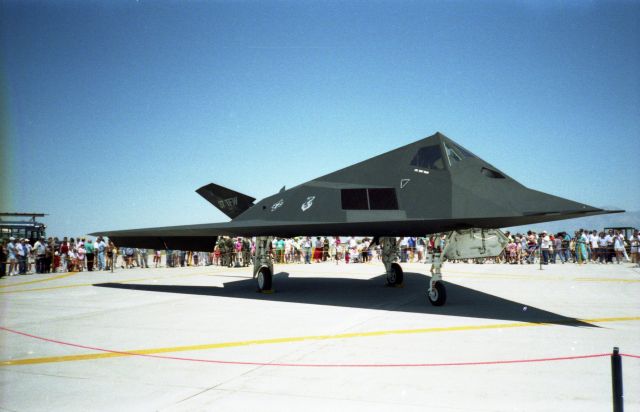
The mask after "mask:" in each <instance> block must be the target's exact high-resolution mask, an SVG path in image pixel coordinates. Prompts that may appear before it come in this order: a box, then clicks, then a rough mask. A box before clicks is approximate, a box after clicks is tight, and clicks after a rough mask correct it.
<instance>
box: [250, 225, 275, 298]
mask: <svg viewBox="0 0 640 412" xmlns="http://www.w3.org/2000/svg"><path fill="white" fill-rule="evenodd" d="M272 240H273V237H271V236H258V237H257V238H256V255H255V260H254V261H253V278H254V279H257V280H258V291H259V292H262V293H273V258H272V256H271V251H270V248H271V242H272Z"/></svg>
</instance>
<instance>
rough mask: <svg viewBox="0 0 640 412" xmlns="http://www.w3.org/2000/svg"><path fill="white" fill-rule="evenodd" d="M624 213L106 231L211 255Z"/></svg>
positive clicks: (137, 242) (143, 244) (121, 239)
mask: <svg viewBox="0 0 640 412" xmlns="http://www.w3.org/2000/svg"><path fill="white" fill-rule="evenodd" d="M619 212H623V211H622V210H603V209H598V210H590V211H580V210H576V211H569V212H567V211H564V212H562V213H553V212H540V213H536V212H527V214H525V215H523V216H509V217H491V218H467V219H379V220H367V221H351V222H316V223H312V222H290V221H282V222H277V221H270V222H265V221H260V220H247V221H242V222H238V221H236V222H233V221H232V222H225V223H207V224H198V225H187V226H168V227H156V228H144V229H132V230H118V231H104V232H97V233H91V235H92V236H107V237H108V238H109V239H111V240H113V241H114V243H115V244H116V245H117V246H129V247H140V248H148V249H178V250H201V251H212V250H213V247H214V245H215V243H216V240H217V238H218V236H244V237H253V236H276V237H294V236H316V235H317V236H424V235H426V234H432V233H440V232H448V231H451V230H460V229H469V228H486V229H495V228H501V227H510V226H520V225H527V224H534V223H541V222H549V221H553V220H563V219H571V218H577V217H585V216H594V215H600V214H606V213H619Z"/></svg>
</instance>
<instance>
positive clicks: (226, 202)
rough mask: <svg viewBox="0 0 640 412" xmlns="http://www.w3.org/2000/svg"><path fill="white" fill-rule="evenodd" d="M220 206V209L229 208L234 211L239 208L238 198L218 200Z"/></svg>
mask: <svg viewBox="0 0 640 412" xmlns="http://www.w3.org/2000/svg"><path fill="white" fill-rule="evenodd" d="M218 205H220V209H224V208H225V207H228V208H229V209H233V208H234V207H235V206H238V197H237V196H236V197H230V198H229V199H222V200H218Z"/></svg>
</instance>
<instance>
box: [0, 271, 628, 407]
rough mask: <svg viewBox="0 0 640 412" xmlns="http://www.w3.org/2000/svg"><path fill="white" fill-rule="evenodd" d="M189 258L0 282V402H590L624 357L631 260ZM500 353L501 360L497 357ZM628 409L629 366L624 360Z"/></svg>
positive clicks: (601, 399)
mask: <svg viewBox="0 0 640 412" xmlns="http://www.w3.org/2000/svg"><path fill="white" fill-rule="evenodd" d="M402 266H403V268H404V271H405V281H404V285H403V287H397V288H392V287H387V286H386V282H385V279H384V275H383V272H384V268H383V265H382V263H378V262H376V263H369V264H350V265H345V264H340V265H336V264H334V263H321V264H311V265H300V264H291V265H276V266H275V272H276V276H275V278H274V288H275V291H274V293H272V294H262V293H258V292H256V285H255V280H253V279H252V278H251V270H250V269H248V268H231V269H230V268H221V267H216V266H206V267H204V266H199V267H186V268H164V267H163V268H158V269H153V268H151V269H118V270H116V271H115V273H110V272H80V273H72V274H48V275H29V276H18V277H10V278H3V279H1V280H0V310H1V312H0V321H1V322H0V326H2V329H0V410H2V411H87V410H91V411H113V410H127V411H138V410H139V411H200V410H203V411H209V410H216V411H246V410H264V411H276V410H277V411H283V410H295V411H299V410H303V409H304V410H306V411H316V410H317V411H326V410H355V411H378V410H380V411H382V410H385V411H388V410H403V411H405V410H406V411H414V410H415V411H424V410H430V411H580V412H585V411H606V410H611V405H612V393H611V392H612V391H611V367H610V357H609V356H608V354H610V353H611V350H612V348H613V347H614V346H618V347H620V351H621V353H624V354H630V355H640V299H639V297H640V269H635V268H632V267H631V266H632V265H630V264H621V265H597V264H589V265H583V266H578V265H574V264H565V265H560V264H556V265H548V266H544V269H543V270H540V269H539V267H538V266H531V265H494V264H485V265H473V264H451V263H447V264H445V265H444V268H443V274H444V280H445V281H446V282H447V293H448V301H447V304H446V305H445V306H444V307H433V306H431V304H429V302H428V301H427V299H426V294H425V291H426V287H427V279H428V277H427V276H426V273H428V269H429V266H428V265H425V264H417V263H411V264H403V265H402ZM512 361H514V362H512ZM622 363H623V377H624V393H625V407H626V410H627V411H639V410H640V358H634V357H624V358H623V361H622Z"/></svg>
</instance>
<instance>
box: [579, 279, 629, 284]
mask: <svg viewBox="0 0 640 412" xmlns="http://www.w3.org/2000/svg"><path fill="white" fill-rule="evenodd" d="M575 280H577V281H580V282H628V283H636V282H640V279H615V278H610V279H607V278H576V279H575Z"/></svg>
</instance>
